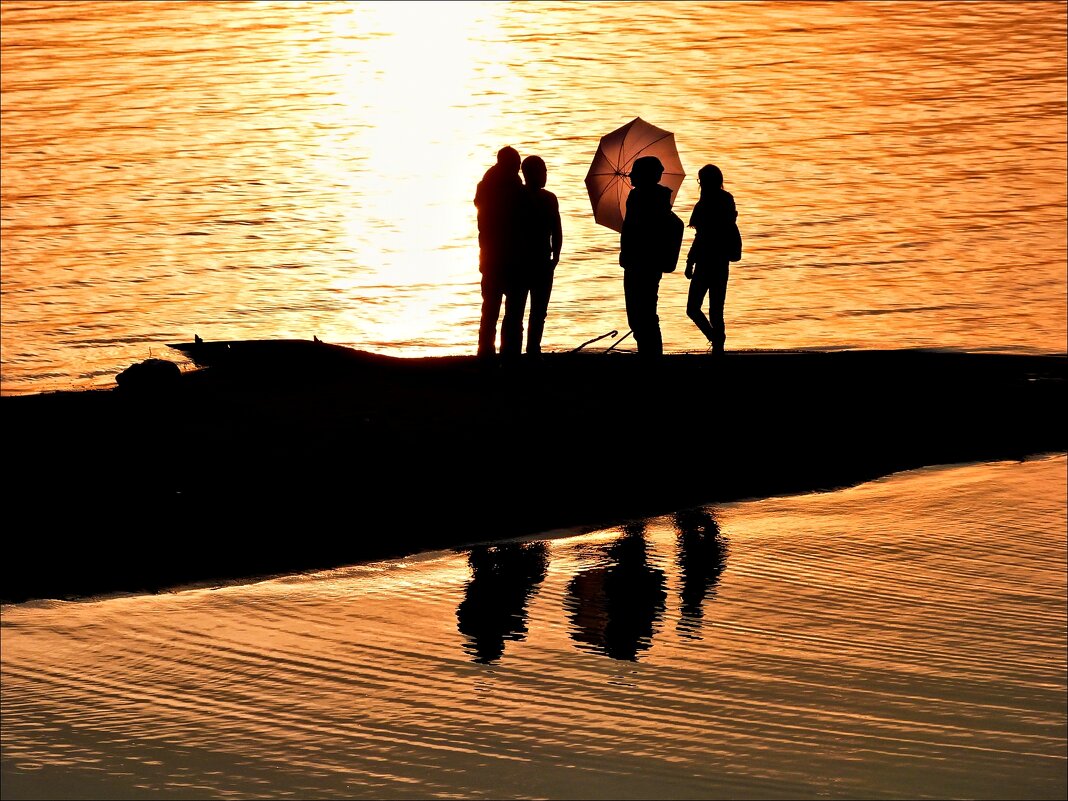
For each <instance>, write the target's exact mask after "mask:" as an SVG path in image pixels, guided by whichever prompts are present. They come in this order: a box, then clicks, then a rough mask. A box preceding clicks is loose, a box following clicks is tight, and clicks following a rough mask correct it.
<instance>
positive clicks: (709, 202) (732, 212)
mask: <svg viewBox="0 0 1068 801" xmlns="http://www.w3.org/2000/svg"><path fill="white" fill-rule="evenodd" d="M697 182H698V183H699V184H700V185H701V197H700V198H699V199H698V201H697V204H696V205H695V206H694V207H693V214H691V215H690V227H691V228H693V229H694V231H695V234H694V238H693V244H692V245H691V246H690V252H689V253H688V254H687V256H686V278H688V279H689V281H690V290H689V293H688V295H687V298H686V315H687V316H688V317H689V318H690V319H691V320H693V321H694V323H695V324H696V325H697V327H698V328H699V329H701V333H702V334H704V335H705V338H706V339H707V340H708V341H709V343H710V344H711V345H712V352H713V353H715V354H721V353H723V347H724V343H725V342H726V339H727V332H726V327H725V325H724V322H723V302H724V300H725V299H726V297H727V277H728V276H729V274H730V263H731V262H732V261H738V260H739V259H740V258H741V256H742V253H741V250H742V239H741V235H740V234H739V233H738V224H737V222H736V220H737V219H738V209H737V208H736V207H735V205H734V196H733V195H732V194H731V193H730V192H728V191H726V190H725V189H724V188H723V172H722V171H721V170H720V168H719V167H717V166H716V165H715V164H706V165H705V166H704V167H702V168H701V169H700V170H699V171H698V172H697ZM706 295H707V296H708V316H707V317H706V316H705V314H704V312H703V311H702V310H701V304H702V303H703V302H704V299H705V296H706Z"/></svg>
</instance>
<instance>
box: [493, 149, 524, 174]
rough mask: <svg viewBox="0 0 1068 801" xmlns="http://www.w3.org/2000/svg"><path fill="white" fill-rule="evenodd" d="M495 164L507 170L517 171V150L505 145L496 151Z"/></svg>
mask: <svg viewBox="0 0 1068 801" xmlns="http://www.w3.org/2000/svg"><path fill="white" fill-rule="evenodd" d="M497 164H499V165H500V166H501V168H502V169H505V170H508V172H519V151H518V150H516V149H515V148H514V147H512V146H511V145H505V146H504V147H502V148H501V149H500V150H498V151H497Z"/></svg>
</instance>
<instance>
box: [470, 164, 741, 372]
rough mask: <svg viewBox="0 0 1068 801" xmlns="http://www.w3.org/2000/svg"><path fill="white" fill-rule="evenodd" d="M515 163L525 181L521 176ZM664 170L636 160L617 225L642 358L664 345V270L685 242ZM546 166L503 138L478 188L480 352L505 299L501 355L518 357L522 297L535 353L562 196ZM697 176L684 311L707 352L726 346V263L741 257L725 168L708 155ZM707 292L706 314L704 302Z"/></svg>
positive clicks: (487, 356) (491, 343)
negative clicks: (552, 188) (551, 185)
mask: <svg viewBox="0 0 1068 801" xmlns="http://www.w3.org/2000/svg"><path fill="white" fill-rule="evenodd" d="M520 169H522V171H523V176H524V178H525V179H526V183H524V182H523V181H521V180H520V178H519V171H520ZM663 174H664V166H663V164H662V163H661V161H660V160H659V159H658V158H656V157H655V156H643V157H641V158H638V159H636V160H635V161H634V163H633V165H632V167H631V172H630V174H629V178H630V183H631V186H632V189H631V191H630V193H629V194H628V195H627V199H626V213H625V216H624V218H623V227H622V232H621V234H620V253H619V263H620V266H622V267H623V295H624V298H625V301H626V309H627V322H628V324H629V325H630V327H631V330H632V331H633V332H634V340H635V342H636V343H637V346H638V353H639V355H640V356H642V357H643V360H648V359H653V360H655V359H657V358H658V357H660V356H661V355H663V352H664V343H663V337H662V335H661V332H660V318H659V316H658V314H657V303H658V293H659V287H660V280H661V278H662V276H663V274H664V273H667V272H672V271H673V270H674V269H675V264H676V262H677V261H678V257H679V249H680V246H681V242H682V230H683V226H682V221H681V220H680V219H679V218H678V216H677V215H675V213H674V212H673V211H672V210H671V197H672V195H671V190H670V189H669V188H668V187H666V186H663V185H662V184H660V180H661V178H662V176H663ZM546 176H547V172H546V167H545V162H544V161H542V159H541V158H539V157H538V156H528V157H527V158H526V159H524V160H522V161H521V160H520V156H519V152H518V151H517V150H516V149H515V148H513V147H503V148H501V149H500V150H499V151H498V153H497V163H496V164H494V165H493V166H492V167H490V168H489V169H488V170H487V171H486V173H485V175H484V176H483V178H482V180H481V181H480V182H479V184H478V188H477V190H476V192H475V206H476V208H477V209H478V243H479V271H480V272H481V273H482V316H481V321H480V323H479V331H478V355H479V357H480V358H481V359H483V360H492V359H494V358H495V357H496V355H497V351H496V341H497V320H498V318H499V317H500V312H501V307H502V305H503V306H504V319H503V321H502V322H501V338H500V355H501V358H502V359H503V360H505V361H514V360H515V359H518V358H519V356H520V354H521V353H522V350H523V347H522V346H523V315H524V312H525V311H526V305H527V300H528V299H529V300H530V319H529V322H528V326H527V346H526V352H527V355H528V356H533V357H535V358H537V357H540V354H541V339H542V332H543V330H544V326H545V317H546V313H547V310H548V307H549V297H550V294H551V292H552V285H553V273H554V271H555V269H556V266H557V264H558V263H559V261H560V249H561V245H562V238H563V235H562V228H561V222H560V207H559V203H558V201H557V198H556V195H554V194H553V193H552V192H549V191H548V190H546V189H545V183H546ZM698 180H699V182H700V184H701V196H700V199H699V200H698V202H697V204H696V205H695V206H694V210H693V214H692V216H691V217H690V227H691V228H693V229H694V231H695V236H694V241H693V244H692V246H691V248H690V251H689V253H688V254H687V256H686V278H687V279H688V280H690V281H691V284H690V290H689V293H688V297H687V303H686V314H687V316H688V317H689V318H690V319H691V320H693V322H694V323H695V324H696V325H697V327H698V329H700V331H701V333H702V334H704V336H705V337H706V338H707V339H708V341H709V345H710V346H711V348H712V350H713V352H714V353H722V352H723V349H724V341H725V340H726V332H725V328H724V323H723V304H724V300H725V298H726V293H727V277H728V274H729V265H730V262H732V261H738V260H739V259H740V258H741V236H740V234H739V233H738V226H737V223H736V219H737V217H738V212H737V210H736V208H735V204H734V197H733V196H732V195H731V194H730V193H729V192H727V191H725V190H724V189H723V173H722V172H721V171H720V170H719V168H718V167H716V166H715V165H712V164H706V165H705V166H704V167H702V168H701V170H700V171H699V172H698ZM706 297H707V299H708V304H709V309H708V315H707V316H706V315H705V314H704V312H703V311H702V309H701V306H702V304H703V303H704V301H705V298H706Z"/></svg>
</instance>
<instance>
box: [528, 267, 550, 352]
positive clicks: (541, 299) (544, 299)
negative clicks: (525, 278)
mask: <svg viewBox="0 0 1068 801" xmlns="http://www.w3.org/2000/svg"><path fill="white" fill-rule="evenodd" d="M529 286H530V317H528V318H527V353H529V354H531V355H536V354H539V353H541V336H542V334H543V333H544V332H545V317H546V315H547V314H548V313H549V296H550V295H552V293H553V269H552V265H551V264H550V265H549V266H547V267H543V268H540V269H537V270H535V271H534V273H533V275H531V277H530V279H529Z"/></svg>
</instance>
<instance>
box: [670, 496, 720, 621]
mask: <svg viewBox="0 0 1068 801" xmlns="http://www.w3.org/2000/svg"><path fill="white" fill-rule="evenodd" d="M675 530H676V531H677V540H678V546H679V551H678V556H677V562H678V565H679V573H680V574H681V578H682V590H681V591H680V593H679V612H680V617H679V624H678V632H679V633H680V634H685V635H687V636H690V637H694V638H696V637H698V636H699V635H698V631H699V630H700V628H701V619H702V617H703V615H704V609H703V604H704V601H705V599H706V598H708V597H714V596H715V593H716V583H717V582H718V581H719V577H720V574H721V573H722V572H723V568H724V567H725V566H726V559H727V544H726V542H725V541H724V539H723V536H722V534H721V533H720V530H719V524H718V523H717V522H716V519H715V518H714V517H713V516H712V515H711V514H709V513H708V512H707V511H706V510H704V509H688V510H686V511H684V512H678V513H677V514H676V515H675Z"/></svg>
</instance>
